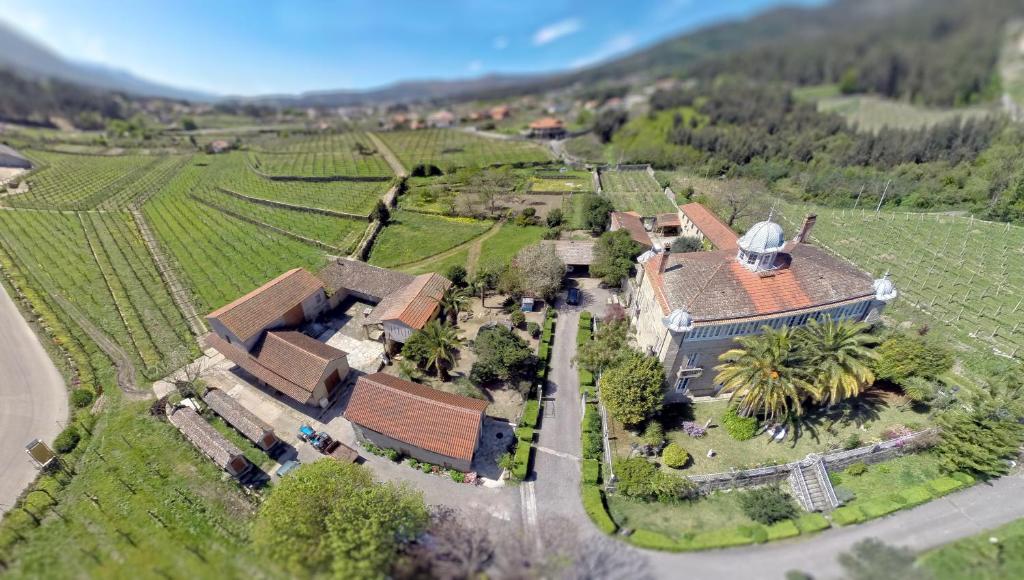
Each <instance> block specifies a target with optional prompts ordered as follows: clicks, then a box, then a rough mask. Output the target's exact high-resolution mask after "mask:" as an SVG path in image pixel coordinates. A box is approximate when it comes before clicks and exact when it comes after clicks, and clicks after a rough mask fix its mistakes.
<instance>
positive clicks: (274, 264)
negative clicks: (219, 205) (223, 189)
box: [143, 168, 327, 312]
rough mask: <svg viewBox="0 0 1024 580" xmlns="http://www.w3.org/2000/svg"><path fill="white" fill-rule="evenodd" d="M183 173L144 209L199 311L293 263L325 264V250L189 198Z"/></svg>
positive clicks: (234, 295)
mask: <svg viewBox="0 0 1024 580" xmlns="http://www.w3.org/2000/svg"><path fill="white" fill-rule="evenodd" d="M194 170H196V171H202V168H194ZM179 177H180V178H181V181H176V182H175V183H173V184H172V185H171V186H169V187H168V188H166V189H165V190H164V191H162V192H161V193H159V194H157V195H156V196H155V197H153V199H151V200H150V201H149V202H148V203H147V204H146V205H145V207H144V208H143V211H144V213H145V216H146V219H147V220H148V221H149V222H150V224H152V227H153V230H154V231H155V233H156V235H157V237H158V238H159V240H160V243H161V245H162V247H163V248H164V249H165V250H166V251H168V252H169V253H170V255H171V257H172V258H173V259H174V262H175V263H176V265H177V268H178V270H179V271H180V272H181V273H182V274H184V276H185V280H184V282H186V283H187V284H188V285H189V286H190V288H191V290H192V293H193V295H194V296H195V298H196V303H197V304H196V307H197V308H198V310H199V311H200V312H209V311H211V310H213V309H214V308H217V307H219V306H222V305H224V304H227V303H228V302H230V301H232V300H234V299H235V298H237V297H239V296H241V295H242V294H245V293H246V292H248V291H250V290H252V289H253V288H256V287H257V286H259V285H261V284H263V283H264V282H266V281H267V280H270V279H271V278H273V277H275V276H277V275H278V274H281V273H282V272H285V271H287V270H290V269H291V268H296V267H299V266H302V267H306V268H310V269H314V270H316V269H319V268H320V267H321V266H322V265H323V264H324V263H325V261H326V259H327V258H326V254H325V253H324V252H323V251H322V250H318V249H316V248H314V247H312V246H309V245H307V244H304V243H302V242H299V241H296V240H292V239H290V238H287V237H285V236H282V235H280V234H277V233H274V232H271V231H268V230H266V229H264V228H260V227H258V226H255V225H252V224H250V223H247V222H244V221H241V220H238V219H235V218H233V217H230V216H227V215H225V214H224V213H222V212H220V211H217V210H216V209H213V208H211V207H209V206H207V205H204V204H201V203H199V202H197V201H195V200H193V199H191V198H189V197H188V195H187V192H188V183H187V181H188V178H187V176H185V174H182V175H181V176H179Z"/></svg>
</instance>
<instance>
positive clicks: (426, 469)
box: [420, 463, 434, 473]
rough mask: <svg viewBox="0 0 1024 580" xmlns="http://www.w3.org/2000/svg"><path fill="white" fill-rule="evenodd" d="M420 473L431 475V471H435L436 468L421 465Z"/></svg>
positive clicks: (429, 465) (425, 464)
mask: <svg viewBox="0 0 1024 580" xmlns="http://www.w3.org/2000/svg"><path fill="white" fill-rule="evenodd" d="M420 471H422V472H423V473H430V472H431V471H434V466H433V465H431V464H429V463H421V464H420Z"/></svg>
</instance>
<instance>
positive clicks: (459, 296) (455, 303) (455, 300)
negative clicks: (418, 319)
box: [441, 286, 469, 325]
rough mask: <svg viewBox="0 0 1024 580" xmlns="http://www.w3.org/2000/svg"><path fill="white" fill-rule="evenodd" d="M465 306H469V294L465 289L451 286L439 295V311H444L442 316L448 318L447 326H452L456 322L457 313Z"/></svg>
mask: <svg viewBox="0 0 1024 580" xmlns="http://www.w3.org/2000/svg"><path fill="white" fill-rule="evenodd" d="M467 304H469V293H467V292H466V290H465V288H459V287H458V286H452V287H450V288H448V289H447V290H445V291H444V294H442V295H441V310H443V311H444V316H446V317H447V318H448V322H449V324H452V325H454V324H455V323H456V322H458V318H459V312H462V310H463V309H464V308H465V307H466V305H467Z"/></svg>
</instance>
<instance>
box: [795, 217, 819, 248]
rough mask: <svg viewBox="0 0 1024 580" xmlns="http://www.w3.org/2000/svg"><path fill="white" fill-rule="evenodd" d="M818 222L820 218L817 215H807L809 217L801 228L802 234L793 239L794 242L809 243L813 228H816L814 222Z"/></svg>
mask: <svg viewBox="0 0 1024 580" xmlns="http://www.w3.org/2000/svg"><path fill="white" fill-rule="evenodd" d="M816 221H818V216H817V215H816V214H813V213H809V214H807V217H805V218H804V223H803V225H801V226H800V232H799V233H797V235H796V237H795V238H793V241H794V242H796V243H798V244H804V243H807V241H808V238H810V237H811V228H813V227H814V222H816Z"/></svg>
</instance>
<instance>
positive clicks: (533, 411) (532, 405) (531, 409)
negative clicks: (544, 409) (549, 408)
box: [520, 399, 540, 427]
mask: <svg viewBox="0 0 1024 580" xmlns="http://www.w3.org/2000/svg"><path fill="white" fill-rule="evenodd" d="M539 417H540V401H538V400H537V399H530V400H529V401H526V406H525V407H523V420H522V422H521V423H520V425H521V426H524V427H536V426H537V419H538V418H539Z"/></svg>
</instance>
